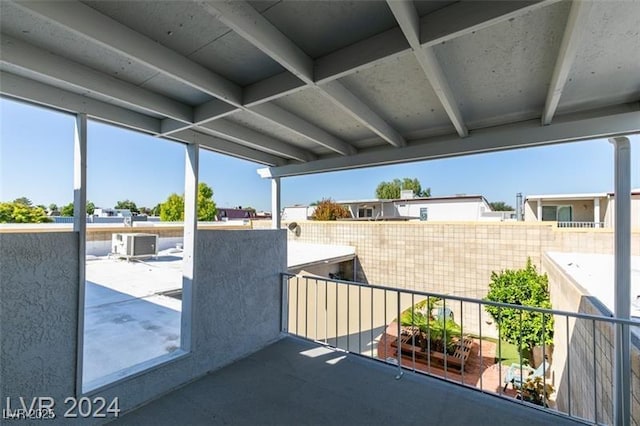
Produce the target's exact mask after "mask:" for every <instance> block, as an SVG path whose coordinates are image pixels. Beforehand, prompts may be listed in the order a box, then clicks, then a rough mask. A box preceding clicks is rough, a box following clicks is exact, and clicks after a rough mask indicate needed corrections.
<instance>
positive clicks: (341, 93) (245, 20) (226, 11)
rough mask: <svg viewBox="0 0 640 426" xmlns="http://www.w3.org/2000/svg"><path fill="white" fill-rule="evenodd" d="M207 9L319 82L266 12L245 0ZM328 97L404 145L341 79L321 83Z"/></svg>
mask: <svg viewBox="0 0 640 426" xmlns="http://www.w3.org/2000/svg"><path fill="white" fill-rule="evenodd" d="M201 4H202V5H203V6H204V8H205V10H207V11H208V12H209V13H210V14H212V15H213V16H215V17H216V19H219V20H221V21H222V22H223V23H224V24H225V25H227V26H229V27H230V28H231V29H233V30H234V31H235V32H237V33H238V34H239V35H240V36H241V37H243V38H244V39H245V40H247V41H248V42H250V43H251V44H253V45H254V46H255V47H257V48H258V49H260V50H261V51H262V52H264V53H265V54H267V55H269V57H271V58H272V59H273V60H275V61H277V62H278V63H279V64H280V65H282V66H283V67H285V68H286V69H287V70H289V71H291V72H292V73H293V74H295V76H296V77H298V78H299V79H300V80H302V81H304V82H305V83H306V84H307V85H309V86H315V82H314V79H313V59H311V58H310V57H309V56H308V55H307V54H306V53H304V52H303V51H302V50H301V49H300V48H299V47H298V46H297V45H296V44H295V43H294V42H293V41H291V40H290V39H288V38H287V37H286V36H285V35H284V34H282V33H281V32H280V30H278V29H277V28H276V27H274V26H273V24H271V23H270V22H269V21H268V20H267V19H266V18H265V17H264V16H262V15H261V14H260V13H259V12H258V11H256V10H255V9H254V8H253V7H252V6H251V5H249V4H248V3H246V2H244V1H228V0H224V1H216V2H214V1H207V2H201ZM317 87H318V88H319V89H320V90H321V91H323V92H324V94H325V95H326V96H327V98H328V99H330V100H331V101H333V102H334V103H335V104H337V105H339V106H340V107H342V108H343V109H345V111H347V112H348V113H349V114H350V115H352V116H353V117H354V118H356V119H357V120H358V121H360V122H362V123H363V124H364V125H365V126H366V127H367V128H369V129H370V130H372V131H373V132H375V133H376V134H378V135H379V136H380V137H382V138H383V139H384V140H386V141H387V142H389V143H390V144H392V145H394V146H402V145H404V143H405V141H404V139H403V138H402V136H401V135H400V134H399V133H398V132H397V131H396V130H394V129H393V128H392V127H391V126H389V124H388V123H386V122H385V121H384V120H383V119H382V118H381V117H380V116H379V115H378V114H377V113H375V112H374V111H373V110H372V109H371V108H369V107H368V106H367V105H365V104H364V103H363V102H362V101H361V100H360V99H358V98H357V97H356V96H355V95H353V93H351V92H349V91H348V90H347V89H346V88H345V87H344V86H342V85H341V84H340V83H338V82H337V81H336V82H331V83H328V84H326V85H322V86H317Z"/></svg>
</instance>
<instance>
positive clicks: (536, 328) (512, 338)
mask: <svg viewBox="0 0 640 426" xmlns="http://www.w3.org/2000/svg"><path fill="white" fill-rule="evenodd" d="M485 300H490V301H493V302H500V303H509V304H512V305H522V306H534V307H538V308H546V309H551V298H550V296H549V281H548V278H547V274H542V275H541V274H538V271H537V270H536V267H535V266H534V265H533V264H532V263H531V259H527V266H526V267H525V269H519V270H509V269H507V270H505V271H503V272H500V273H496V272H495V271H494V272H492V273H491V283H490V284H489V292H488V294H487V297H486V298H485ZM485 309H486V310H487V312H488V313H489V314H491V316H492V317H493V318H494V320H495V321H496V324H498V327H500V333H501V335H502V337H503V339H505V340H506V341H507V342H509V343H512V344H514V345H518V346H519V347H520V349H521V350H527V351H529V353H531V349H532V348H533V347H534V346H536V345H541V344H542V343H543V341H544V343H545V344H550V343H553V316H552V315H549V314H541V313H538V312H533V311H524V310H520V309H516V308H502V307H498V306H488V305H487V306H486V307H485ZM543 324H544V326H543Z"/></svg>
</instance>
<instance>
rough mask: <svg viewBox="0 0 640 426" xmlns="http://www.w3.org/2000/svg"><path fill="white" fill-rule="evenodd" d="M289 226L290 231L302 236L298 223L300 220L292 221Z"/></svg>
mask: <svg viewBox="0 0 640 426" xmlns="http://www.w3.org/2000/svg"><path fill="white" fill-rule="evenodd" d="M287 228H288V229H289V231H291V232H293V234H294V235H295V236H296V237H299V236H300V225H298V222H291V223H290V224H289V225H287Z"/></svg>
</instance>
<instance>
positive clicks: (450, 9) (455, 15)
mask: <svg viewBox="0 0 640 426" xmlns="http://www.w3.org/2000/svg"><path fill="white" fill-rule="evenodd" d="M559 1H561V0H540V1H538V0H535V1H524V0H523V1H520V0H515V1H495V0H490V1H461V2H456V3H454V4H452V5H450V6H447V7H444V8H442V9H438V10H436V11H434V12H432V13H428V14H426V15H424V16H422V17H421V18H420V44H421V45H422V46H423V47H431V46H435V45H438V44H441V43H443V42H446V41H449V40H453V39H455V38H458V37H462V36H464V35H466V34H470V33H473V32H476V31H480V30H483V29H485V28H489V27H491V26H493V25H496V24H499V23H500V22H504V21H508V20H510V19H515V18H518V17H519V16H522V15H524V14H526V13H529V12H532V11H534V10H537V9H540V8H542V7H546V6H549V5H551V4H554V3H558V2H559Z"/></svg>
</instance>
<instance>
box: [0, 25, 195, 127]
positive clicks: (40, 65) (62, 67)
mask: <svg viewBox="0 0 640 426" xmlns="http://www.w3.org/2000/svg"><path fill="white" fill-rule="evenodd" d="M0 42H1V45H0V46H1V49H0V63H2V65H3V66H8V67H12V68H18V69H24V70H28V71H30V72H33V73H35V74H38V75H41V76H43V77H44V78H45V79H48V80H55V81H57V82H59V83H62V84H63V85H70V86H73V87H76V88H80V89H82V90H86V91H89V92H93V93H96V94H99V95H102V96H106V97H108V98H110V99H113V100H117V101H120V102H122V103H125V104H127V105H130V106H132V107H139V108H142V109H144V110H146V111H149V112H151V113H155V114H159V115H163V116H166V117H171V118H173V119H174V120H177V121H181V122H185V123H191V122H192V120H193V110H192V108H191V107H190V106H188V105H184V104H182V103H180V102H177V101H174V100H173V99H170V98H166V97H164V96H162V95H159V94H157V93H154V92H151V91H148V90H146V89H143V88H141V87H138V86H135V85H133V84H130V83H127V82H124V81H122V80H119V79H117V78H114V77H111V76H109V75H107V74H104V73H101V72H99V71H96V70H94V69H92V68H89V67H87V66H84V65H81V64H78V63H76V62H72V61H70V60H68V59H64V58H63V57H61V56H57V55H54V54H52V53H50V52H47V51H45V50H42V49H40V48H37V47H35V46H33V45H30V44H28V43H25V42H23V41H20V40H17V39H14V38H13V37H9V36H6V35H4V34H3V35H2V40H1V41H0Z"/></svg>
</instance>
